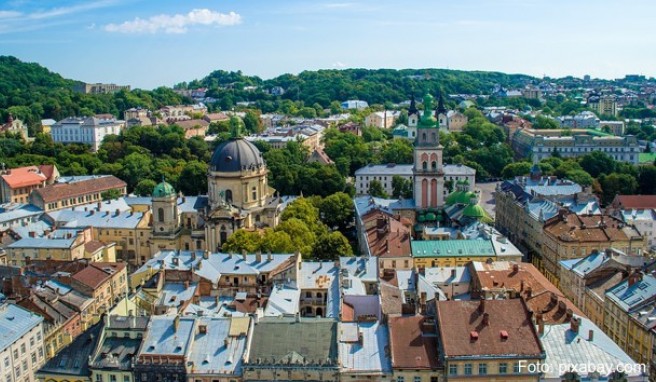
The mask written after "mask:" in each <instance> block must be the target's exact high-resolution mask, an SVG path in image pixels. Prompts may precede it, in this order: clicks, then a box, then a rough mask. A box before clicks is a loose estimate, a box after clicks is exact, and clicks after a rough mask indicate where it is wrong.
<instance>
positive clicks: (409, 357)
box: [389, 316, 439, 370]
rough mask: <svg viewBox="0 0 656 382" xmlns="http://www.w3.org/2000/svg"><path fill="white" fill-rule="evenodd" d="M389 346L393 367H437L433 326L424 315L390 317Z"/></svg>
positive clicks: (435, 339) (435, 337) (435, 338)
mask: <svg viewBox="0 0 656 382" xmlns="http://www.w3.org/2000/svg"><path fill="white" fill-rule="evenodd" d="M389 331H390V347H391V353H392V367H393V368H395V369H431V370H433V369H437V368H438V367H439V362H438V358H437V336H436V335H435V327H434V326H433V325H432V324H427V323H426V318H425V317H424V316H400V317H390V319H389Z"/></svg>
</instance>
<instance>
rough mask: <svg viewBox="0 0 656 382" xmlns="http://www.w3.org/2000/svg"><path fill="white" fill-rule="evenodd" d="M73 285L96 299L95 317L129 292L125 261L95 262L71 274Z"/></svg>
mask: <svg viewBox="0 0 656 382" xmlns="http://www.w3.org/2000/svg"><path fill="white" fill-rule="evenodd" d="M71 286H72V287H73V288H75V289H76V290H78V291H79V292H81V293H83V294H84V295H87V296H89V297H92V298H93V299H94V301H95V309H94V310H95V315H94V317H95V319H96V320H97V319H99V318H100V315H102V314H104V313H106V312H108V311H109V310H110V308H111V307H112V306H114V304H116V302H117V301H119V300H120V299H121V298H123V297H125V296H126V295H127V294H128V276H127V268H126V266H125V264H124V263H107V262H94V263H89V266H87V267H86V268H84V269H82V270H81V271H79V272H77V273H75V274H74V275H72V276H71Z"/></svg>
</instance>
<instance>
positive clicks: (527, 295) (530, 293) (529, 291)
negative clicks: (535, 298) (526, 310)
mask: <svg viewBox="0 0 656 382" xmlns="http://www.w3.org/2000/svg"><path fill="white" fill-rule="evenodd" d="M532 295H533V288H531V287H530V286H529V287H526V299H527V300H528V299H529V298H531V296H532Z"/></svg>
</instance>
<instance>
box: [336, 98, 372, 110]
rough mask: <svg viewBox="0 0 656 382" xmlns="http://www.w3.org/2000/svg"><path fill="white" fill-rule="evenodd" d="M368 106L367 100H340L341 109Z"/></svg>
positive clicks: (364, 107)
mask: <svg viewBox="0 0 656 382" xmlns="http://www.w3.org/2000/svg"><path fill="white" fill-rule="evenodd" d="M368 107H369V104H368V103H367V101H361V100H359V99H351V100H348V101H344V102H342V109H366V108H368Z"/></svg>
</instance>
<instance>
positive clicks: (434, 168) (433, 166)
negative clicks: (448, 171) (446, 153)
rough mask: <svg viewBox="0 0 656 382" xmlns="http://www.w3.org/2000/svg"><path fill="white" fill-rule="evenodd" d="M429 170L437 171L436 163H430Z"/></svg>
mask: <svg viewBox="0 0 656 382" xmlns="http://www.w3.org/2000/svg"><path fill="white" fill-rule="evenodd" d="M431 169H432V170H437V162H435V161H432V162H431Z"/></svg>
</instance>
